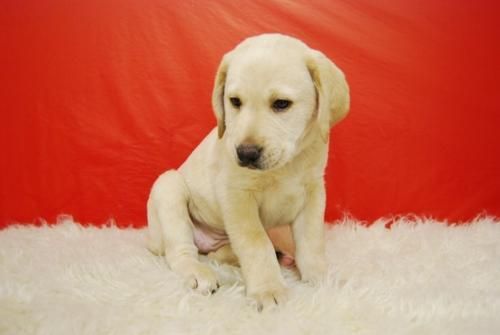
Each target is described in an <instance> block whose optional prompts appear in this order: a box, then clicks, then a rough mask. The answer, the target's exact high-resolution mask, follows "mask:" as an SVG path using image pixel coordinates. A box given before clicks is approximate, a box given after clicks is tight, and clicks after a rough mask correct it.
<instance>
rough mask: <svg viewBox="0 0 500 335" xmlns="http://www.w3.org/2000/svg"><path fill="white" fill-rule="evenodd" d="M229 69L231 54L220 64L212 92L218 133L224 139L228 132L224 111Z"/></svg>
mask: <svg viewBox="0 0 500 335" xmlns="http://www.w3.org/2000/svg"><path fill="white" fill-rule="evenodd" d="M228 67H229V54H226V55H225V56H224V57H223V58H222V61H221V62H220V65H219V68H218V69H217V74H216V75H215V83H214V90H213V92H212V108H213V110H214V113H215V118H216V119H217V133H218V136H219V138H222V136H223V135H224V132H225V131H226V120H225V110H224V87H225V86H226V77H227V69H228Z"/></svg>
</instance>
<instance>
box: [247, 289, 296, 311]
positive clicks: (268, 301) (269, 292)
mask: <svg viewBox="0 0 500 335" xmlns="http://www.w3.org/2000/svg"><path fill="white" fill-rule="evenodd" d="M247 295H248V296H249V297H250V298H252V299H253V300H254V302H255V303H256V307H257V310H258V311H259V312H261V311H262V310H263V309H269V308H272V307H273V306H276V305H280V304H283V303H284V302H285V301H286V299H287V290H286V287H285V285H283V284H282V283H280V282H276V283H273V284H272V285H269V284H266V285H265V286H263V287H261V288H259V289H253V290H249V291H248V294H247Z"/></svg>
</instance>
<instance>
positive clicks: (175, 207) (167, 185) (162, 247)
mask: <svg viewBox="0 0 500 335" xmlns="http://www.w3.org/2000/svg"><path fill="white" fill-rule="evenodd" d="M188 197H189V192H188V189H187V187H186V184H185V182H184V178H183V177H182V175H181V174H180V173H179V172H177V171H175V170H170V171H167V172H165V173H164V174H162V175H161V176H160V177H159V178H158V179H157V180H156V182H155V183H154V185H153V188H152V189H151V194H150V196H149V200H148V205H147V211H148V231H149V243H148V248H149V250H151V251H152V252H153V253H155V254H157V255H162V254H164V255H165V259H166V261H167V263H168V265H169V266H170V268H171V269H172V271H174V272H176V273H178V274H180V275H181V276H183V277H184V279H185V280H186V283H187V285H188V286H190V287H192V288H193V289H197V290H199V291H201V292H202V293H210V292H213V291H215V290H216V289H217V286H218V284H217V278H216V276H215V273H214V271H213V270H212V269H211V268H210V267H209V266H208V265H206V264H203V263H201V262H200V261H199V259H198V249H197V248H196V246H195V245H194V242H193V230H192V224H191V219H190V217H189V212H188V200H189V198H188Z"/></svg>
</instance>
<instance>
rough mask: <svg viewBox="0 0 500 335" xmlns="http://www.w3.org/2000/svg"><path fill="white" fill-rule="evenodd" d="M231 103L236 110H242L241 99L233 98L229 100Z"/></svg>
mask: <svg viewBox="0 0 500 335" xmlns="http://www.w3.org/2000/svg"><path fill="white" fill-rule="evenodd" d="M229 101H230V102H231V105H233V107H234V108H240V107H241V100H240V98H236V97H231V98H229Z"/></svg>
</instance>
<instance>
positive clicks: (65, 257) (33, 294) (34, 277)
mask: <svg viewBox="0 0 500 335" xmlns="http://www.w3.org/2000/svg"><path fill="white" fill-rule="evenodd" d="M61 221H62V222H60V223H59V224H58V225H55V226H51V227H47V226H44V227H41V228H35V227H27V226H17V227H11V228H8V229H6V230H3V231H0V334H2V335H4V334H8V335H11V334H12V335H18V334H52V335H55V334H65V335H69V334H71V335H74V334H92V335H96V334H118V335H126V334H218V335H220V334H231V335H233V334H252V335H255V334H286V335H293V334H314V335H316V334H318V335H320V334H390V335H392V334H418V335H422V334H440V335H442V334H454V335H456V334H474V335H478V334H491V335H493V334H500V222H498V221H495V220H493V219H491V218H482V219H477V220H475V222H473V223H471V224H469V225H463V226H457V227H450V226H446V225H445V224H443V223H439V222H433V221H431V220H423V219H418V218H411V219H410V218H403V219H399V220H396V221H397V222H396V223H395V224H393V225H392V228H391V229H390V230H389V229H386V228H385V223H386V222H385V221H383V220H380V221H378V222H377V223H375V224H374V225H372V226H371V227H369V228H366V227H364V226H362V225H360V224H359V223H356V222H354V221H352V220H348V219H346V220H344V221H343V222H337V223H336V224H335V225H333V226H332V227H331V228H330V229H328V232H327V239H328V244H327V246H328V249H327V252H328V260H329V264H330V271H329V277H328V280H327V281H326V283H325V284H323V285H322V286H320V287H311V286H308V285H306V284H303V283H301V282H299V281H297V276H296V275H295V274H294V272H292V271H290V270H284V273H285V277H286V281H287V283H288V286H289V288H290V297H289V300H288V301H287V302H286V303H285V304H283V305H281V306H279V308H275V309H271V310H267V311H264V312H262V313H258V312H257V311H256V310H255V308H254V307H253V306H252V305H251V304H250V303H249V301H248V300H247V299H246V298H245V296H244V287H243V284H242V279H241V275H240V272H239V270H238V269H237V268H234V267H230V266H219V265H217V264H212V266H213V267H214V268H215V269H216V270H217V272H218V274H219V276H220V279H221V282H222V287H221V288H220V290H219V291H218V292H217V293H216V294H214V295H212V296H202V295H199V294H197V293H194V292H191V291H190V290H188V289H186V288H184V287H183V285H182V283H181V281H180V279H179V278H178V277H177V276H176V275H175V274H173V273H172V272H171V271H170V270H169V269H168V267H167V265H166V264H165V263H164V261H163V259H162V258H160V257H156V256H153V255H152V254H150V253H149V252H148V251H147V250H146V249H145V246H144V237H145V231H144V230H133V229H125V230H121V229H117V228H115V227H112V226H110V227H106V228H103V229H98V228H91V227H88V228H82V227H81V226H79V225H77V224H75V223H73V222H72V221H71V219H68V218H66V219H63V220H61Z"/></svg>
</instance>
